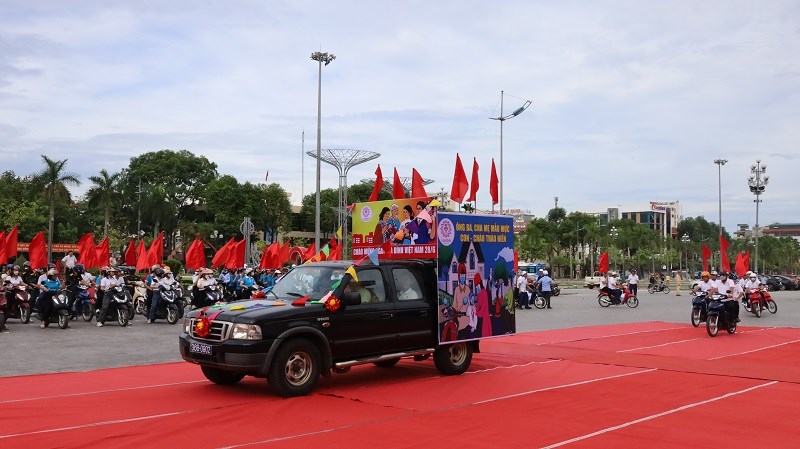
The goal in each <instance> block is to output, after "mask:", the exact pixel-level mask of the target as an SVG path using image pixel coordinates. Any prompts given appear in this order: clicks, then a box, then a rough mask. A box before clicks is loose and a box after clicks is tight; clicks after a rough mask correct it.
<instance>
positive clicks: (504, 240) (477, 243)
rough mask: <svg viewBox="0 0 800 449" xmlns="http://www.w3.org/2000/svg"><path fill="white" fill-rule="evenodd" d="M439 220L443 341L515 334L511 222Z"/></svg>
mask: <svg viewBox="0 0 800 449" xmlns="http://www.w3.org/2000/svg"><path fill="white" fill-rule="evenodd" d="M438 219H439V220H438V221H439V222H438V226H437V237H438V262H439V263H438V270H439V272H438V285H439V306H438V315H439V317H438V318H439V342H440V343H452V342H457V341H465V340H474V339H477V338H485V337H491V336H497V335H505V334H511V333H514V332H516V325H515V321H514V272H513V270H514V231H513V221H512V218H511V217H509V216H504V215H475V214H457V213H445V212H441V213H439V217H438Z"/></svg>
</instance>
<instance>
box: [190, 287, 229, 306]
mask: <svg viewBox="0 0 800 449" xmlns="http://www.w3.org/2000/svg"><path fill="white" fill-rule="evenodd" d="M195 288H197V287H195ZM197 298H198V301H197V304H195V303H194V302H193V303H192V307H193V308H195V309H199V308H201V307H206V306H212V305H214V304H216V303H217V302H218V301H221V300H222V291H221V289H220V286H219V285H212V286H208V287H206V288H203V289H199V290H198V292H197Z"/></svg>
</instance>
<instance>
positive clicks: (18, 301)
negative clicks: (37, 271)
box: [0, 284, 33, 324]
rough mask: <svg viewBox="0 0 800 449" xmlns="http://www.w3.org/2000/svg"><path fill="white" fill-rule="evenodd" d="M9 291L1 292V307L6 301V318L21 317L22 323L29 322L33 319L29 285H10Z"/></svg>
mask: <svg viewBox="0 0 800 449" xmlns="http://www.w3.org/2000/svg"><path fill="white" fill-rule="evenodd" d="M8 293H9V295H6V294H5V292H3V293H0V295H2V298H0V308H2V304H3V302H6V301H7V302H6V303H5V316H6V318H19V319H20V321H22V324H28V323H29V322H30V321H31V312H32V310H33V307H31V294H30V293H29V292H28V287H27V286H26V285H25V284H19V285H15V286H13V287H12V286H11V285H9V286H8Z"/></svg>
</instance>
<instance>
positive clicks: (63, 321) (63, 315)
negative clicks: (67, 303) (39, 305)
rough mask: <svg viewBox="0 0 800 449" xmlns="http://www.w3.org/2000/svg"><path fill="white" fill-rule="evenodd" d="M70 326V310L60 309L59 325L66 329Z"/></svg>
mask: <svg viewBox="0 0 800 449" xmlns="http://www.w3.org/2000/svg"><path fill="white" fill-rule="evenodd" d="M68 326H69V312H68V311H66V310H63V309H62V310H59V311H58V327H59V328H61V329H66V328H67V327H68Z"/></svg>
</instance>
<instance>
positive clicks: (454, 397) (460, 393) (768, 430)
mask: <svg viewBox="0 0 800 449" xmlns="http://www.w3.org/2000/svg"><path fill="white" fill-rule="evenodd" d="M176 350H177V348H176ZM481 350H482V352H481V353H480V354H476V355H475V357H474V359H473V364H472V366H471V368H470V371H469V372H468V373H466V374H464V375H462V376H454V377H449V376H441V375H440V374H439V373H438V371H436V369H435V368H434V366H433V363H432V362H431V361H425V362H412V361H403V362H401V363H400V364H398V365H397V366H396V367H394V368H391V369H380V368H376V367H373V366H371V365H369V366H361V367H356V368H354V369H353V370H352V371H351V372H350V373H348V374H343V375H334V376H333V377H332V378H330V379H325V378H323V379H321V381H320V383H319V385H318V387H317V389H316V390H315V391H314V392H313V393H312V394H311V395H309V396H308V397H303V398H295V399H281V398H277V397H275V396H272V395H271V394H270V393H269V392H268V390H267V388H266V384H265V381H263V380H258V379H245V381H243V382H242V383H241V384H239V385H237V386H234V387H219V386H215V385H213V384H211V383H209V382H207V381H206V380H205V379H204V378H203V376H202V374H201V373H200V370H199V368H198V367H196V366H194V365H190V364H188V363H175V364H162V365H149V366H138V367H129V368H115V369H107V370H99V371H92V372H87V373H65V374H47V375H38V376H22V377H10V378H2V379H0V388H2V391H4V392H5V395H4V396H3V399H2V400H0V413H1V414H2V416H3V417H4V419H2V420H0V447H9V448H28V447H30V448H50V447H59V448H67V447H75V448H79V447H80V448H93V447H98V448H100V447H103V448H108V447H114V448H122V447H135V448H138V449H141V448H143V447H148V448H150V447H168V448H173V449H177V448H184V447H186V448H198V449H199V448H218V447H269V448H275V447H277V448H302V447H324V448H339V447H341V448H361V447H364V448H367V447H369V448H374V447H389V448H422V447H425V448H427V447H432V446H433V447H436V446H444V445H446V446H454V447H458V448H459V449H461V448H488V447H502V448H532V447H575V448H621V447H622V448H624V447H631V448H634V447H636V448H640V447H649V448H662V447H663V448H687V447H709V446H716V445H720V446H723V447H726V449H729V448H753V447H769V448H770V449H778V448H790V447H792V448H794V447H797V441H800V434H799V433H798V431H797V425H796V421H797V418H798V416H799V414H798V413H797V410H798V408H797V404H798V403H800V329H793V328H791V329H790V328H781V329H775V328H756V327H750V328H748V327H742V328H740V329H739V330H738V331H737V333H736V334H735V335H727V334H726V335H720V336H719V337H717V338H713V339H712V338H710V337H708V336H707V335H706V334H705V329H703V328H698V329H695V328H692V327H691V326H689V325H677V324H673V323H637V324H623V325H613V326H598V327H587V328H576V329H562V330H554V331H543V332H530V333H525V334H520V335H516V336H513V337H503V338H496V339H491V340H487V341H484V342H482V344H481ZM750 416H759V417H761V418H760V421H759V422H758V423H757V424H754V423H753V422H752V420H750V419H749V418H748V417H750ZM723 435H725V437H724V438H722V436H723ZM723 441H724V444H723Z"/></svg>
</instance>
